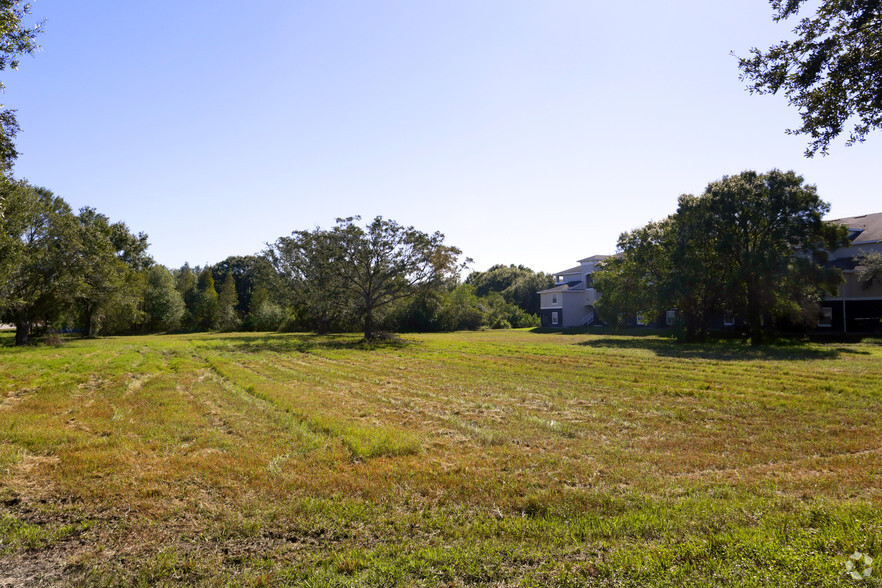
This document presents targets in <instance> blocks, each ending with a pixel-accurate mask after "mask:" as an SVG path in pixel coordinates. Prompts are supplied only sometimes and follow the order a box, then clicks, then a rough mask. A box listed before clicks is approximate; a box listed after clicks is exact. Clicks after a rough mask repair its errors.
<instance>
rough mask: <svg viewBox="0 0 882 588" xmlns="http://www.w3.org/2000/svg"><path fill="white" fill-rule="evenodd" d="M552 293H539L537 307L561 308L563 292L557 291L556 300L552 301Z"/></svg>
mask: <svg viewBox="0 0 882 588" xmlns="http://www.w3.org/2000/svg"><path fill="white" fill-rule="evenodd" d="M552 296H553V294H552V293H550V292H549V293H546V294H540V295H539V308H563V292H558V293H557V302H552V301H551V298H552Z"/></svg>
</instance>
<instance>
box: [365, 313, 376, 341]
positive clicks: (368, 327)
mask: <svg viewBox="0 0 882 588" xmlns="http://www.w3.org/2000/svg"><path fill="white" fill-rule="evenodd" d="M373 338H374V312H373V309H372V308H368V309H366V310H365V312H364V339H365V341H370V340H371V339H373Z"/></svg>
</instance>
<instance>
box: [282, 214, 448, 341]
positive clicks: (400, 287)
mask: <svg viewBox="0 0 882 588" xmlns="http://www.w3.org/2000/svg"><path fill="white" fill-rule="evenodd" d="M359 220H361V219H360V217H350V218H345V219H337V226H335V227H334V228H332V229H329V230H322V229H320V228H316V229H315V230H313V231H294V232H293V233H292V234H291V236H290V237H282V238H280V239H278V240H277V241H276V243H275V244H274V245H273V246H272V248H271V250H270V252H269V253H270V258H271V259H272V260H273V262H274V264H275V266H276V268H277V269H278V270H279V271H280V272H281V273H282V274H283V275H284V276H286V277H287V278H288V281H289V283H290V284H292V285H293V286H294V287H295V288H297V289H298V290H299V292H300V294H301V296H302V297H301V303H302V304H304V305H305V306H306V307H307V308H308V310H309V312H310V314H311V315H312V316H313V317H314V318H316V320H317V321H326V320H327V319H328V318H329V315H335V316H336V317H341V316H345V315H346V314H351V315H352V316H353V317H354V318H355V319H356V320H358V322H359V323H360V325H361V327H362V329H363V331H364V337H365V339H367V340H371V339H373V338H374V335H375V326H376V324H377V321H378V319H379V318H380V317H381V313H382V312H384V311H385V310H387V309H388V307H389V305H390V304H391V303H393V302H396V301H398V300H404V299H407V298H410V297H411V296H414V295H415V294H417V293H419V292H420V291H423V290H425V289H427V288H432V287H437V286H438V285H439V284H442V283H444V282H445V281H446V280H449V279H450V278H451V277H453V276H455V275H456V274H457V272H458V271H459V270H460V269H461V267H462V266H460V265H458V259H459V257H460V255H461V254H462V252H461V251H460V250H459V249H457V248H456V247H452V246H449V245H445V244H444V235H442V234H441V233H439V232H435V233H433V234H431V235H429V234H427V233H423V232H421V231H417V230H416V229H414V228H413V227H403V226H401V225H399V224H398V223H396V222H395V221H392V220H386V219H384V218H382V217H379V216H378V217H376V218H375V219H374V220H373V221H372V222H371V223H370V224H368V225H367V226H366V227H364V228H362V227H360V226H358V225H357V224H356V221H359ZM304 295H305V296H304ZM319 328H322V325H321V322H319Z"/></svg>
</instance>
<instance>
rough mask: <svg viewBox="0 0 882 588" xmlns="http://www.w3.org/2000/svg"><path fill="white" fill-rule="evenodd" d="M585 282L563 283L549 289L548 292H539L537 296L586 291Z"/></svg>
mask: <svg viewBox="0 0 882 588" xmlns="http://www.w3.org/2000/svg"><path fill="white" fill-rule="evenodd" d="M584 289H585V282H583V281H582V280H573V281H571V282H563V283H561V284H555V285H554V286H553V287H551V288H548V289H546V290H539V292H537V294H545V293H547V292H567V291H569V290H584Z"/></svg>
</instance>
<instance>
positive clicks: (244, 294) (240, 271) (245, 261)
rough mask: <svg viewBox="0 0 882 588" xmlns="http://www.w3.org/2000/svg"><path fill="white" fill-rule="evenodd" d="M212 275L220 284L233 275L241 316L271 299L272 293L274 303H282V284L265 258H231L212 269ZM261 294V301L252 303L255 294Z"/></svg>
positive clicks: (237, 306) (237, 309) (248, 256)
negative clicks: (264, 300) (265, 300)
mask: <svg viewBox="0 0 882 588" xmlns="http://www.w3.org/2000/svg"><path fill="white" fill-rule="evenodd" d="M211 273H212V275H213V276H214V280H215V282H216V283H220V282H221V281H222V280H223V279H224V278H225V277H226V276H227V274H232V276H233V279H234V280H235V284H236V297H237V300H238V302H237V303H236V311H237V312H238V313H239V315H240V316H243V315H245V314H246V313H247V312H249V310H250V309H251V307H252V304H253V305H254V306H255V307H257V306H258V305H259V304H260V303H261V302H262V301H263V299H266V298H269V297H270V293H272V298H273V302H280V300H278V299H277V298H279V295H280V290H281V287H280V284H279V283H278V282H279V280H278V274H277V273H276V271H275V269H274V268H273V265H272V263H271V262H270V260H269V259H267V258H266V257H265V256H256V255H243V256H231V257H228V258H226V259H225V260H223V261H222V262H220V263H217V264H215V265H213V266H212V267H211ZM258 291H260V292H261V294H260V296H262V297H263V299H259V300H257V301H256V302H252V298H253V297H254V296H255V294H257V293H258Z"/></svg>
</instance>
